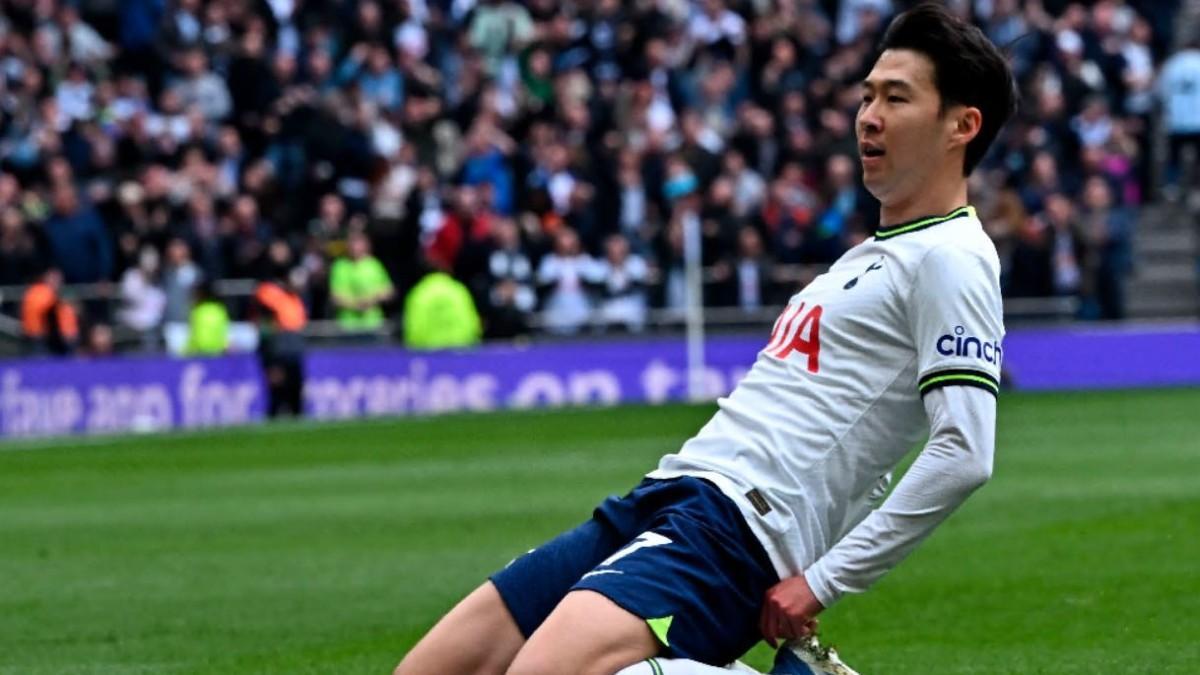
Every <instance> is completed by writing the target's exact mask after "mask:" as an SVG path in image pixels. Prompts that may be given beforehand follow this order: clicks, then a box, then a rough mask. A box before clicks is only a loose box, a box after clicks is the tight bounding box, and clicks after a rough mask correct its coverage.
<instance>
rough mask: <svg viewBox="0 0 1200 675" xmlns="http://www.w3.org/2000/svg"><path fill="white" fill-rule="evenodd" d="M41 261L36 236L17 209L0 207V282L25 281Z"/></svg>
mask: <svg viewBox="0 0 1200 675" xmlns="http://www.w3.org/2000/svg"><path fill="white" fill-rule="evenodd" d="M42 265H43V261H42V255H41V252H40V251H39V250H38V245H37V240H36V239H35V238H34V236H33V233H32V232H30V230H29V227H28V225H27V224H26V222H25V215H24V214H23V213H21V211H20V209H18V208H16V207H14V206H9V207H4V208H2V209H0V286H15V285H20V284H25V283H27V282H28V281H29V280H30V279H33V278H34V277H36V276H37V274H38V272H39V271H40V270H41V269H42Z"/></svg>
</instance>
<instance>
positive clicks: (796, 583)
mask: <svg viewBox="0 0 1200 675" xmlns="http://www.w3.org/2000/svg"><path fill="white" fill-rule="evenodd" d="M824 609H825V607H824V606H823V605H821V603H820V601H818V600H817V596H815V595H813V592H812V589H811V588H809V586H808V581H807V580H806V579H805V578H804V575H800V576H797V577H791V578H788V579H784V580H783V581H781V582H779V583H777V584H775V585H774V586H772V587H771V588H770V589H768V590H767V595H766V597H764V598H763V608H762V616H761V617H760V618H759V626H758V627H759V631H760V632H762V636H763V639H765V640H766V641H767V644H769V645H771V646H772V647H778V646H779V644H778V643H779V641H781V640H782V641H787V640H797V639H800V638H803V637H807V636H809V635H812V634H813V633H815V632H817V619H816V616H817V615H818V614H820V613H821V611H822V610H824Z"/></svg>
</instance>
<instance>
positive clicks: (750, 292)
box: [713, 226, 777, 311]
mask: <svg viewBox="0 0 1200 675" xmlns="http://www.w3.org/2000/svg"><path fill="white" fill-rule="evenodd" d="M773 267H774V266H773V265H772V261H771V259H770V258H769V257H767V255H766V252H765V250H764V248H763V240H762V235H760V234H759V233H758V230H756V229H754V228H753V227H750V226H745V227H743V228H742V229H741V230H739V231H738V235H737V251H736V253H735V254H734V255H732V256H729V257H728V258H726V259H725V260H722V261H721V262H720V263H718V264H717V265H716V266H715V268H714V270H713V273H714V279H713V281H714V293H713V296H714V297H713V302H714V304H718V305H725V306H730V307H738V308H741V309H744V310H746V311H753V310H756V309H760V308H762V307H766V306H769V305H770V304H772V303H774V302H776V301H777V298H776V296H775V285H776V284H775V282H774V279H773V274H774V273H773V271H772V270H773Z"/></svg>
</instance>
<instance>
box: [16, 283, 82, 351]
mask: <svg viewBox="0 0 1200 675" xmlns="http://www.w3.org/2000/svg"><path fill="white" fill-rule="evenodd" d="M62 283H63V276H62V273H61V272H59V271H58V270H57V269H55V268H50V269H48V270H46V271H45V272H43V273H42V275H41V277H40V278H39V279H38V281H37V283H34V284H33V285H31V286H30V287H29V288H28V289H26V291H25V295H24V297H23V298H22V299H21V332H22V334H23V335H24V337H25V340H26V342H27V344H28V346H29V348H30V350H31V351H32V352H33V353H35V354H69V353H71V352H73V351H74V350H75V347H76V345H77V344H78V342H79V315H78V313H77V311H76V310H75V307H74V306H73V305H72V304H71V303H70V302H68V301H66V300H64V299H63V298H61V297H60V296H59V291H60V290H61V289H62Z"/></svg>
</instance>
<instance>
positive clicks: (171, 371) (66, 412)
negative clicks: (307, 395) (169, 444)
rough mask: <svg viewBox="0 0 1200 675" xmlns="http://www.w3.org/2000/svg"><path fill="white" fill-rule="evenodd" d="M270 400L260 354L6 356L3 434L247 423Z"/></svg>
mask: <svg viewBox="0 0 1200 675" xmlns="http://www.w3.org/2000/svg"><path fill="white" fill-rule="evenodd" d="M265 403H266V401H265V398H264V394H263V385H262V376H261V374H260V371H259V367H258V361H257V360H256V359H255V358H254V357H253V356H227V357H221V358H214V359H187V360H183V359H169V358H160V357H148V358H121V359H97V360H76V359H65V360H64V359H42V358H38V359H24V360H20V361H2V362H0V437H8V438H12V437H25V436H49V435H60V434H72V433H84V434H93V433H112V432H122V431H154V430H160V429H181V428H195V427H212V426H226V425H231V424H243V423H246V422H251V421H254V420H260V419H262V418H263V413H264V410H265V409H266V405H265Z"/></svg>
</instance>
